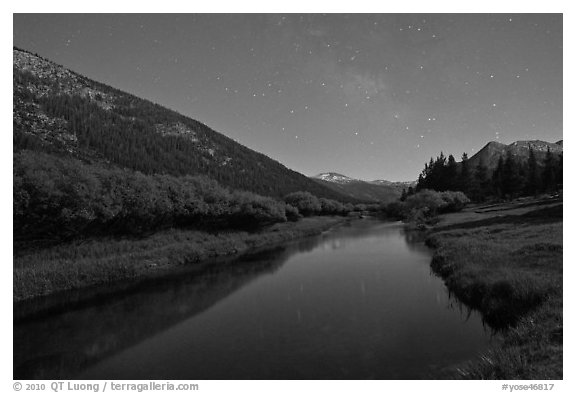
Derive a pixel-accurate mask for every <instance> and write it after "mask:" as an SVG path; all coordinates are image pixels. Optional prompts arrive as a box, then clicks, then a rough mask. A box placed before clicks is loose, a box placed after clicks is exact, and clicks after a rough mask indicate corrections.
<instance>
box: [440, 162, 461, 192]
mask: <svg viewBox="0 0 576 393" xmlns="http://www.w3.org/2000/svg"><path fill="white" fill-rule="evenodd" d="M443 178H444V185H445V187H446V189H447V190H451V191H457V190H458V188H459V187H458V164H456V160H455V159H454V156H453V155H452V154H450V155H449V156H448V164H447V165H446V168H445V170H444V173H443Z"/></svg>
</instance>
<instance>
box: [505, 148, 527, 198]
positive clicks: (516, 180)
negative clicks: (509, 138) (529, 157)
mask: <svg viewBox="0 0 576 393" xmlns="http://www.w3.org/2000/svg"><path fill="white" fill-rule="evenodd" d="M522 187H523V179H522V177H521V176H520V166H519V164H518V162H516V159H515V158H514V155H513V154H512V151H511V150H508V151H507V152H506V159H505V160H504V166H503V167H502V191H503V193H504V195H505V196H506V197H507V198H513V197H515V196H517V195H518V193H519V192H520V190H521V189H522Z"/></svg>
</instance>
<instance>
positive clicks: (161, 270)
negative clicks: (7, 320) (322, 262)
mask: <svg viewBox="0 0 576 393" xmlns="http://www.w3.org/2000/svg"><path fill="white" fill-rule="evenodd" d="M349 220H351V218H348V217H339V216H323V217H312V218H304V219H302V220H300V221H298V222H286V223H281V224H275V225H273V226H271V227H268V228H265V229H263V230H261V231H258V232H244V231H227V232H221V233H217V234H210V233H207V232H203V231H197V230H180V229H173V230H170V231H165V232H161V233H157V234H154V235H151V236H150V237H148V238H146V239H141V240H119V239H99V240H92V241H90V242H83V243H71V244H67V245H61V246H56V247H52V248H50V249H46V250H40V251H39V252H37V253H32V254H29V255H25V256H21V257H16V258H15V259H14V270H13V279H14V284H13V285H14V286H13V302H14V306H15V307H18V306H25V303H29V302H32V301H34V302H38V301H41V300H42V299H43V298H46V297H49V295H50V296H52V295H55V294H59V293H62V294H66V293H67V292H70V291H72V290H77V292H78V294H75V297H79V298H83V297H92V296H94V295H92V294H91V293H92V292H94V293H96V294H102V293H106V292H113V291H117V290H122V288H123V287H130V286H133V285H134V284H135V283H138V282H139V281H142V280H146V279H152V278H158V277H162V276H167V275H174V274H178V273H182V272H184V271H185V272H192V271H198V272H201V271H202V269H203V268H204V267H205V266H206V265H209V264H214V263H219V262H222V261H230V260H231V259H237V258H240V257H242V256H247V255H250V254H255V253H259V252H262V251H266V250H267V249H271V248H275V247H278V246H280V245H282V244H285V243H289V242H291V241H295V240H299V239H302V238H305V237H308V236H315V235H319V234H321V233H322V232H324V231H326V230H328V229H331V228H332V227H334V226H337V225H340V224H342V223H344V222H346V221H349ZM83 291H86V292H87V293H86V295H82V294H81V292H83ZM15 314H16V313H15ZM15 316H16V315H15Z"/></svg>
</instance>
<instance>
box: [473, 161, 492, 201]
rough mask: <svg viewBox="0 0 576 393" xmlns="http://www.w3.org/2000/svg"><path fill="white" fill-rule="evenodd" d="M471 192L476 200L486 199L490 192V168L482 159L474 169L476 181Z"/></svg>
mask: <svg viewBox="0 0 576 393" xmlns="http://www.w3.org/2000/svg"><path fill="white" fill-rule="evenodd" d="M470 191H471V192H470V194H471V197H472V199H473V200H475V201H479V202H481V201H484V200H485V199H486V196H487V195H488V194H489V193H490V179H489V178H488V168H486V167H485V166H484V163H483V162H482V161H480V162H479V163H478V165H477V166H476V168H475V170H474V181H473V182H472V185H471V187H470Z"/></svg>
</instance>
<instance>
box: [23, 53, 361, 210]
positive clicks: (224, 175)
mask: <svg viewBox="0 0 576 393" xmlns="http://www.w3.org/2000/svg"><path fill="white" fill-rule="evenodd" d="M13 61H14V64H13V72H14V73H13V125H14V134H13V137H14V151H15V152H17V151H20V150H23V149H27V150H34V151H44V152H47V153H50V154H57V155H65V156H73V157H75V158H80V159H82V160H83V161H85V162H88V163H93V162H98V163H107V164H112V165H113V166H118V167H122V168H129V169H132V170H137V171H140V172H142V173H144V174H155V173H160V174H170V175H175V176H181V175H206V176H208V177H210V178H212V179H215V180H217V181H218V182H219V183H220V184H222V185H224V186H227V187H230V188H233V189H241V190H247V191H252V192H255V193H258V194H261V195H266V196H273V197H282V196H284V195H286V194H288V193H290V192H294V191H309V192H311V193H313V194H315V195H317V196H319V197H327V198H332V199H339V200H344V201H350V198H349V197H346V196H343V195H341V194H339V193H338V192H336V191H335V190H332V189H330V188H328V187H325V186H324V185H322V184H319V183H317V182H315V181H313V180H311V179H309V178H308V177H306V176H304V175H302V174H300V173H298V172H295V171H292V170H290V169H288V168H286V167H285V166H283V165H282V164H280V163H279V162H277V161H274V160H272V159H270V158H268V157H267V156H265V155H264V154H261V153H258V152H255V151H253V150H251V149H249V148H247V147H245V146H242V145H241V144H239V143H237V142H235V141H233V140H232V139H230V138H228V137H226V136H224V135H222V134H220V133H218V132H216V131H214V130H212V129H210V128H209V127H208V126H206V125H204V124H202V123H200V122H198V121H196V120H193V119H190V118H188V117H186V116H183V115H181V114H179V113H176V112H174V111H172V110H169V109H166V108H164V107H162V106H160V105H157V104H154V103H152V102H150V101H147V100H144V99H141V98H138V97H135V96H133V95H131V94H128V93H125V92H122V91H120V90H117V89H114V88H112V87H109V86H106V85H104V84H101V83H98V82H95V81H92V80H90V79H88V78H86V77H84V76H82V75H79V74H77V73H75V72H73V71H70V70H68V69H66V68H64V67H62V66H59V65H57V64H55V63H53V62H51V61H49V60H47V59H44V58H42V57H40V56H37V55H34V54H31V53H29V52H26V51H24V50H20V49H17V48H14V49H13Z"/></svg>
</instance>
